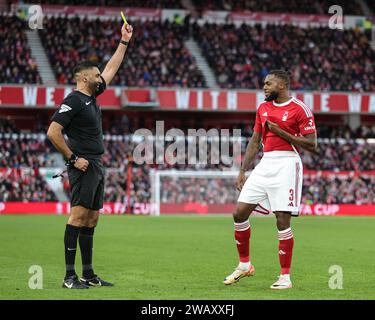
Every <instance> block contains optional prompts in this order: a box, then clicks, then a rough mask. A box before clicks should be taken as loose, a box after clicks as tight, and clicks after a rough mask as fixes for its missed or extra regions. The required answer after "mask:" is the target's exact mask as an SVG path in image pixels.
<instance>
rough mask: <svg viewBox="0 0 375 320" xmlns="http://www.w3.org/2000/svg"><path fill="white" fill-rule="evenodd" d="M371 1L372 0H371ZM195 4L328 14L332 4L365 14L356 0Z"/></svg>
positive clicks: (224, 0)
mask: <svg viewBox="0 0 375 320" xmlns="http://www.w3.org/2000/svg"><path fill="white" fill-rule="evenodd" d="M369 2H371V0H369ZM193 3H194V5H195V6H196V7H197V8H199V9H200V11H202V10H226V11H244V10H248V11H253V12H290V13H303V14H328V9H329V7H330V6H332V5H339V6H341V7H342V8H343V11H344V14H350V15H363V11H362V9H361V6H360V5H359V4H358V3H357V2H356V1H355V0H321V1H314V0H289V1H274V0H263V1H257V0H213V1H199V0H194V1H193Z"/></svg>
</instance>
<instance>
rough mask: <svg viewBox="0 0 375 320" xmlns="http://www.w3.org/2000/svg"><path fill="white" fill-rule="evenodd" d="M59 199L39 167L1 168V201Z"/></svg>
mask: <svg viewBox="0 0 375 320" xmlns="http://www.w3.org/2000/svg"><path fill="white" fill-rule="evenodd" d="M5 201H9V202H14V201H16V202H45V201H57V198H56V196H55V194H54V192H53V191H52V190H51V189H50V187H49V186H48V185H47V183H46V181H45V180H44V178H43V177H42V176H41V175H40V174H39V171H38V169H10V168H7V169H1V168H0V202H5Z"/></svg>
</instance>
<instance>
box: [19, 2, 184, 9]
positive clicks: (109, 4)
mask: <svg viewBox="0 0 375 320" xmlns="http://www.w3.org/2000/svg"><path fill="white" fill-rule="evenodd" d="M15 2H18V1H15ZM22 2H24V3H35V1H34V0H22ZM38 3H40V4H51V5H69V6H95V7H98V6H103V7H104V6H105V7H124V8H126V7H139V8H163V9H180V8H182V6H181V1H180V0H142V1H138V0H125V1H124V0H84V1H82V0H39V1H38Z"/></svg>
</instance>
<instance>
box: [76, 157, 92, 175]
mask: <svg viewBox="0 0 375 320" xmlns="http://www.w3.org/2000/svg"><path fill="white" fill-rule="evenodd" d="M88 166H89V162H88V161H87V160H86V159H84V158H78V159H77V161H76V162H75V163H74V167H75V168H77V169H78V170H81V171H83V172H85V171H86V170H87V167H88Z"/></svg>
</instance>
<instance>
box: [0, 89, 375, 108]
mask: <svg viewBox="0 0 375 320" xmlns="http://www.w3.org/2000/svg"><path fill="white" fill-rule="evenodd" d="M73 89H74V88H73V87H64V86H58V87H45V86H31V85H25V86H22V85H14V86H9V85H5V86H0V108H1V107H18V108H30V107H38V108H56V107H57V106H58V105H59V104H60V103H61V102H62V100H63V98H64V97H65V96H66V95H68V94H69V93H70V92H71V91H72V90H73ZM292 95H293V96H295V97H297V98H298V99H300V100H301V101H303V102H304V103H305V104H306V105H307V106H309V107H310V109H312V110H313V112H315V113H322V114H331V113H332V114H334V113H361V114H364V113H366V114H375V93H373V94H362V93H338V92H324V93H321V92H292ZM263 101H264V93H263V92H262V91H260V90H258V91H254V90H220V89H217V90H215V89H207V90H198V89H182V88H180V89H177V88H175V89H170V88H169V89H167V88H158V89H147V88H143V89H136V88H120V87H111V88H108V89H107V90H106V91H105V92H104V93H103V94H102V95H101V96H100V97H99V98H98V103H99V105H100V106H101V107H102V108H103V109H120V108H124V107H130V106H131V107H137V106H138V107H148V108H150V107H151V108H154V109H156V110H176V111H178V110H183V111H186V110H191V111H227V112H228V111H229V112H236V111H242V112H246V111H255V110H256V108H257V106H259V104H260V103H262V102H263Z"/></svg>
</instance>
